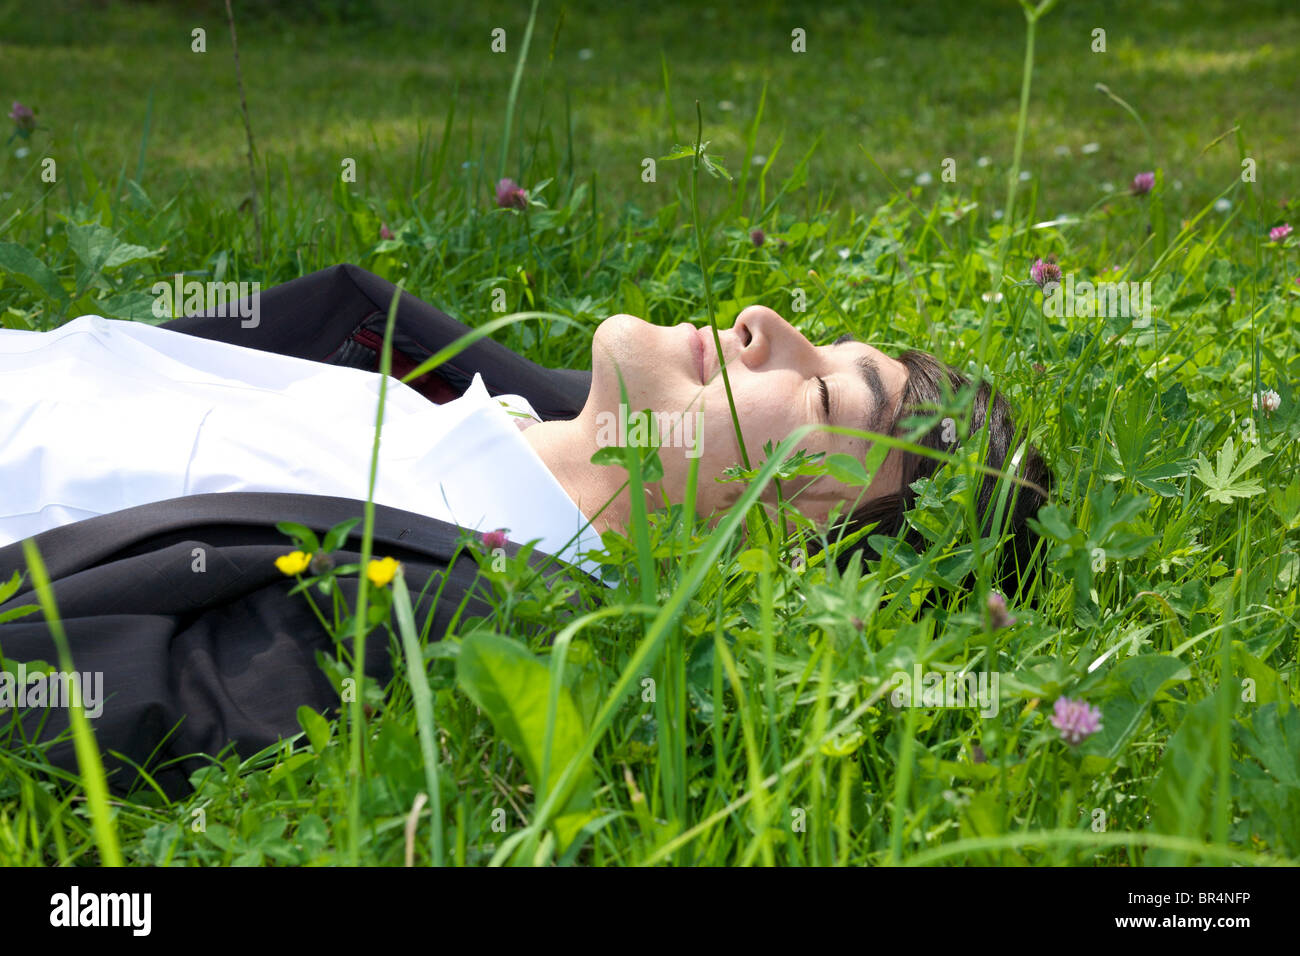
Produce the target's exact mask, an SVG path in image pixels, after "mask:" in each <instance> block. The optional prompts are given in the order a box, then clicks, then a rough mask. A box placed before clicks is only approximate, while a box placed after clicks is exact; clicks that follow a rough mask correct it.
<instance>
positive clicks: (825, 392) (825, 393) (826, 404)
mask: <svg viewBox="0 0 1300 956" xmlns="http://www.w3.org/2000/svg"><path fill="white" fill-rule="evenodd" d="M817 387H818V388H820V389H821V393H822V408H823V409H824V410H825V411H826V418H827V420H829V419H830V417H831V392H830V389H828V388H827V387H826V379H824V378H822V377H821V376H818V378H817Z"/></svg>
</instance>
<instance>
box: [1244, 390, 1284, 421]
mask: <svg viewBox="0 0 1300 956" xmlns="http://www.w3.org/2000/svg"><path fill="white" fill-rule="evenodd" d="M1281 405H1282V396H1281V395H1279V394H1278V393H1277V392H1275V391H1273V390H1272V389H1271V388H1270V389H1269V390H1268V391H1265V392H1256V393H1255V394H1254V395H1252V396H1251V397H1250V407H1251V408H1253V409H1254V410H1255V411H1259V409H1260V407H1261V406H1262V407H1263V409H1264V413H1265V414H1266V415H1271V414H1273V413H1274V412H1275V411H1277V410H1278V408H1279V407H1280V406H1281Z"/></svg>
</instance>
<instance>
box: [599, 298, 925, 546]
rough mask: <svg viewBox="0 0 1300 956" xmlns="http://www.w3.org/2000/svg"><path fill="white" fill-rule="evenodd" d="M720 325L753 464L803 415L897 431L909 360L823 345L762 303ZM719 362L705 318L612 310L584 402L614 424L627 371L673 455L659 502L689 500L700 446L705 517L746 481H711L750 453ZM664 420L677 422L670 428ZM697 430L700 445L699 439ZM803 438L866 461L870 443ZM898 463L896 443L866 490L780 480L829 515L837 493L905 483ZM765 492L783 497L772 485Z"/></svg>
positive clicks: (633, 394) (632, 394)
mask: <svg viewBox="0 0 1300 956" xmlns="http://www.w3.org/2000/svg"><path fill="white" fill-rule="evenodd" d="M718 335H719V338H720V341H721V346H722V357H723V358H724V359H725V360H726V364H727V374H728V377H729V378H730V380H731V392H732V396H733V397H734V399H735V403H736V413H737V415H738V416H739V418H740V426H741V432H742V434H743V435H744V437H745V449H746V451H748V453H749V458H750V463H751V464H753V465H754V466H755V467H757V464H758V463H759V462H760V461H761V460H762V458H763V444H764V443H765V442H767V441H769V440H770V441H771V442H772V444H773V446H775V445H777V444H779V443H780V442H781V441H783V440H784V439H785V438H786V437H787V436H788V435H789V434H790V433H791V432H792V431H794V430H795V429H796V428H798V427H799V426H801V425H809V424H830V425H839V426H843V427H847V428H856V429H861V430H864V431H882V432H883V431H887V430H888V428H889V426H890V419H891V417H892V415H893V414H894V412H895V410H896V409H897V407H898V403H899V400H900V398H901V396H902V392H903V388H904V386H905V384H906V381H907V368H906V366H904V365H903V364H902V363H901V362H898V361H897V360H895V359H892V358H890V357H889V356H887V355H885V354H884V353H883V352H881V351H879V350H878V349H874V348H872V347H871V346H869V345H866V344H864V343H862V342H857V341H843V342H841V343H840V344H836V345H824V346H814V345H813V344H812V343H811V342H809V341H808V340H807V339H806V338H804V337H803V335H802V334H800V332H799V331H798V330H797V329H795V328H794V326H792V325H790V323H788V322H786V321H785V320H784V319H783V318H781V316H779V315H777V314H776V313H775V312H773V311H772V310H771V309H769V308H766V307H764V306H750V307H749V308H747V309H745V310H744V311H743V312H741V313H740V315H739V316H738V317H737V318H736V322H735V325H734V327H733V328H731V329H728V330H726V331H719V333H718ZM719 366H720V363H719V360H718V350H717V346H716V345H715V343H714V339H713V333H712V331H711V330H710V329H709V328H708V327H707V326H705V327H704V328H703V329H698V328H696V327H695V326H692V325H686V324H683V325H677V326H674V327H672V328H663V327H661V326H656V325H651V324H650V323H648V322H644V321H642V320H641V319H638V318H636V317H635V316H631V315H613V316H610V317H609V318H608V319H606V320H605V321H604V322H602V323H601V324H600V327H599V328H597V330H596V334H595V337H594V339H593V343H592V383H591V393H590V395H589V396H588V399H587V407H586V408H584V410H583V416H584V417H586V416H593V421H596V423H597V424H600V423H603V424H604V425H606V426H611V425H612V423H613V422H614V421H615V420H616V418H617V415H618V410H619V401H620V396H619V379H618V373H619V372H621V373H622V377H623V382H624V385H625V387H626V388H627V394H628V413H632V412H637V411H640V410H643V409H649V410H650V411H651V412H652V413H654V414H655V415H656V416H658V419H659V423H660V434H659V436H658V438H659V442H660V444H661V448H660V452H659V455H660V458H661V459H662V461H663V465H664V478H663V482H662V489H661V500H662V498H663V497H665V496H666V497H667V499H669V500H671V501H674V502H680V501H681V500H682V498H683V497H684V491H685V487H686V478H687V470H688V468H689V466H690V462H691V458H692V457H696V456H698V457H699V459H700V479H699V484H698V489H697V508H698V511H699V513H700V514H701V515H708V514H710V513H711V512H712V511H714V510H715V509H723V508H726V507H727V506H729V505H730V504H731V503H732V502H733V501H734V500H735V498H736V497H738V496H739V494H740V493H741V490H742V486H741V484H740V483H736V482H727V483H719V482H717V481H715V480H714V479H716V478H718V477H721V476H722V474H723V471H724V469H725V468H727V467H728V466H730V465H736V464H741V463H742V459H741V454H740V445H739V443H738V442H737V441H736V436H735V430H734V427H733V424H732V420H731V412H730V409H729V406H728V404H727V395H726V391H725V387H724V385H723V381H722V374H721V372H720V371H719ZM823 386H824V387H823ZM827 406H829V412H828V411H827ZM696 413H699V414H698V415H697V414H696ZM625 417H626V416H625ZM665 425H667V426H669V427H673V429H674V430H673V431H672V433H669V432H668V430H667V429H666V428H665V427H664V426H665ZM617 427H621V425H620V426H617ZM697 433H698V434H697ZM602 434H603V437H602V438H599V439H598V441H599V442H600V443H601V444H613V443H614V441H616V440H617V438H616V437H615V439H614V440H611V438H610V436H611V435H615V436H616V435H617V432H615V431H614V430H612V428H609V427H607V428H606V430H605V431H604V432H603V433H602ZM697 440H698V442H699V445H698V448H697V449H693V448H692V447H691V446H692V445H693V444H694V442H695V441H697ZM798 447H799V448H802V449H804V450H806V451H808V452H809V453H816V452H825V453H827V454H828V455H830V454H836V453H843V454H848V455H852V456H853V457H854V458H857V459H858V460H861V459H862V458H863V456H864V455H865V454H866V452H867V450H868V449H869V448H870V447H871V443H870V442H869V441H868V440H866V439H863V438H859V437H851V436H846V435H835V434H829V433H826V432H813V433H812V434H810V435H808V436H806V437H805V438H804V440H803V441H801V442H800V444H799V446H798ZM899 466H900V460H899V457H898V452H896V451H894V452H891V453H890V454H889V456H888V457H887V458H886V459H885V463H884V465H883V466H882V467H881V469H880V471H879V472H878V473H877V474H876V476H875V478H874V479H873V481H872V483H871V485H870V487H869V488H868V489H867V490H866V491H865V493H864V491H863V489H861V488H857V487H853V486H850V485H845V484H842V483H840V482H838V481H835V480H834V479H833V478H831V477H830V476H822V477H819V478H798V479H794V480H793V481H789V482H785V483H783V485H782V490H783V493H784V494H785V496H786V497H787V498H793V499H794V502H795V504H796V506H797V507H798V509H799V510H800V512H802V513H803V514H804V515H805V516H807V517H809V518H812V519H814V520H819V521H820V520H824V519H825V518H826V516H827V514H828V513H829V511H830V509H831V507H832V506H833V505H834V504H835V503H836V502H841V501H848V502H849V503H850V504H852V503H853V502H854V501H855V500H856V501H858V503H859V504H860V503H861V502H864V501H867V500H869V499H871V498H874V497H879V496H881V495H884V494H889V493H891V492H894V491H897V490H898V486H899V483H900V481H901V472H900V468H899ZM763 498H764V500H766V501H768V502H772V501H774V500H775V491H774V489H773V488H772V486H771V485H770V484H769V486H768V488H767V489H765V491H764V495H763Z"/></svg>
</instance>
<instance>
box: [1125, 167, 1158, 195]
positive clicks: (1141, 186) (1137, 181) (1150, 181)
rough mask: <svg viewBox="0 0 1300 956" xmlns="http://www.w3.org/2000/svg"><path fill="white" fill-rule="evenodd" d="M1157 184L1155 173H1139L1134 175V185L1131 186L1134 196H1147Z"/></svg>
mask: <svg viewBox="0 0 1300 956" xmlns="http://www.w3.org/2000/svg"><path fill="white" fill-rule="evenodd" d="M1155 184H1156V174H1155V173H1138V174H1137V175H1136V176H1134V177H1133V185H1131V186H1130V187H1129V189H1130V190H1132V192H1133V195H1134V196H1145V195H1146V194H1147V193H1149V192H1151V190H1152V188H1154V186H1155Z"/></svg>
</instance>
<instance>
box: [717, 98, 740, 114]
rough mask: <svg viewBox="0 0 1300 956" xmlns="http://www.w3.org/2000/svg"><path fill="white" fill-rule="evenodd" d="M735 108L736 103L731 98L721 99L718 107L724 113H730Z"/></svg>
mask: <svg viewBox="0 0 1300 956" xmlns="http://www.w3.org/2000/svg"><path fill="white" fill-rule="evenodd" d="M735 108H736V104H735V103H733V102H731V100H721V101H719V103H718V109H720V110H722V112H724V113H730V112H731V111H732V110H734V109H735Z"/></svg>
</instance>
